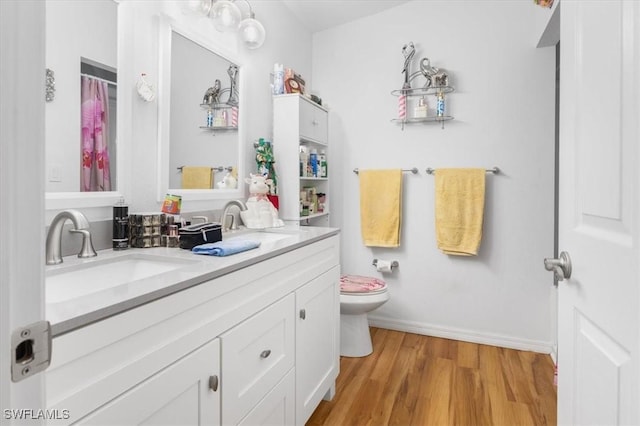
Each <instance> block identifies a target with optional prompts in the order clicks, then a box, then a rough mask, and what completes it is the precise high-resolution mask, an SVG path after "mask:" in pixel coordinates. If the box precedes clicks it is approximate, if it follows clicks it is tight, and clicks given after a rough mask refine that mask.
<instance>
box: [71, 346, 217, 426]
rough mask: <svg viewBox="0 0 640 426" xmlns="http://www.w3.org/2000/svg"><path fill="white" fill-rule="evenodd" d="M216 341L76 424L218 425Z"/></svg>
mask: <svg viewBox="0 0 640 426" xmlns="http://www.w3.org/2000/svg"><path fill="white" fill-rule="evenodd" d="M219 371H220V339H214V340H213V341H211V342H209V343H207V344H205V345H204V346H203V347H201V348H200V349H197V350H195V351H194V352H192V353H191V354H189V355H187V356H185V357H183V358H181V359H180V360H179V361H177V362H176V363H174V364H171V365H169V366H168V367H166V368H165V369H163V370H162V371H160V372H158V373H156V374H154V375H153V376H151V377H149V378H148V379H147V380H145V381H144V382H142V383H140V384H139V385H137V386H135V387H134V388H133V389H131V390H129V391H127V392H125V393H124V394H123V395H121V396H119V397H118V398H116V399H115V400H114V401H111V402H109V403H107V404H105V405H104V406H103V407H101V408H99V409H97V410H95V411H94V412H92V413H91V414H89V415H88V416H87V417H85V418H84V419H83V420H82V421H81V422H80V423H82V424H100V425H130V424H140V425H144V424H146V425H158V424H173V425H185V426H186V425H201V424H202V425H219V424H220V390H219V379H220V372H219Z"/></svg>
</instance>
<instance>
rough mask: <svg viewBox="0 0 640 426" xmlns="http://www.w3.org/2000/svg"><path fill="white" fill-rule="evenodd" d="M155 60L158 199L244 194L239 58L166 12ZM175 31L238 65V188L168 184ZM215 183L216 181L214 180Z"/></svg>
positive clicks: (244, 112)
mask: <svg viewBox="0 0 640 426" xmlns="http://www.w3.org/2000/svg"><path fill="white" fill-rule="evenodd" d="M159 27H160V34H159V47H160V49H159V50H160V52H159V54H160V56H159V60H158V65H159V70H158V76H159V83H160V84H159V87H158V192H157V200H158V201H163V200H164V197H165V195H166V194H173V195H180V196H181V197H182V200H183V201H185V200H187V201H189V200H222V199H232V198H244V185H243V183H242V182H243V180H242V179H243V174H244V149H245V148H244V140H245V123H246V122H247V120H246V118H247V117H246V108H244V109H243V108H242V107H243V106H245V95H244V91H245V89H246V85H245V84H244V67H243V65H242V63H241V62H240V60H239V58H237V57H236V55H235V54H234V53H233V52H231V51H230V50H229V49H227V48H226V47H224V46H223V45H221V44H219V43H215V41H214V39H212V38H211V37H207V36H205V35H203V34H202V33H200V32H198V31H194V30H192V29H191V28H189V27H188V26H187V25H185V24H182V23H181V22H179V21H177V20H175V19H172V18H171V17H169V16H167V15H162V16H161V17H160V25H159ZM173 32H176V33H178V34H180V35H181V36H183V37H185V38H187V39H189V40H191V41H192V42H194V43H196V44H198V45H199V46H201V47H202V48H204V49H207V50H208V51H210V52H211V53H213V54H215V55H218V56H220V57H221V58H223V59H225V60H227V61H229V62H230V63H233V64H235V65H237V66H238V87H239V90H238V92H239V94H238V95H239V105H240V114H239V115H238V152H237V154H238V158H237V174H238V188H236V189H180V188H169V173H170V170H169V152H170V143H171V141H170V138H171V133H170V130H171V129H170V127H171V125H170V123H171V47H172V46H171V44H172V33H173ZM214 185H215V183H214Z"/></svg>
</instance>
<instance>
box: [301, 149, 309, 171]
mask: <svg viewBox="0 0 640 426" xmlns="http://www.w3.org/2000/svg"><path fill="white" fill-rule="evenodd" d="M308 164H309V157H308V156H307V151H306V150H305V149H304V148H302V147H300V177H307V176H308V174H307V165H308Z"/></svg>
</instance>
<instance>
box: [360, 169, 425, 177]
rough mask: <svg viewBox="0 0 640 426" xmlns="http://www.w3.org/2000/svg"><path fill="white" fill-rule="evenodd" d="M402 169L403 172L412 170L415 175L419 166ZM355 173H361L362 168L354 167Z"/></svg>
mask: <svg viewBox="0 0 640 426" xmlns="http://www.w3.org/2000/svg"><path fill="white" fill-rule="evenodd" d="M402 171H403V172H411V173H413V174H414V175H415V174H417V173H418V168H417V167H412V168H410V169H402ZM353 173H355V174H358V173H360V169H358V168H356V169H353Z"/></svg>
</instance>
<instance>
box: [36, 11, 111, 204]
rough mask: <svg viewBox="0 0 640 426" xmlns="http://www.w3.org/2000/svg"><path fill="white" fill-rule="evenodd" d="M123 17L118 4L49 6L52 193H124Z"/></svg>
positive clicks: (48, 149)
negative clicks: (120, 142) (120, 109)
mask: <svg viewBox="0 0 640 426" xmlns="http://www.w3.org/2000/svg"><path fill="white" fill-rule="evenodd" d="M117 16H118V3H117V2H115V1H113V0H95V1H91V2H78V1H65V0H56V1H47V2H46V34H47V37H46V65H47V68H49V69H51V70H52V71H53V73H54V78H55V83H54V86H53V87H54V88H55V91H54V92H53V96H52V98H51V99H50V101H49V102H47V105H46V110H45V111H46V112H45V114H46V117H45V119H46V159H45V164H46V171H45V180H46V191H47V192H98V191H115V190H117V189H118V184H117V173H116V172H117V161H116V158H117V139H116V135H117V123H116V116H117V98H116V92H117V30H118V19H117ZM96 17H99V19H96Z"/></svg>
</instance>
